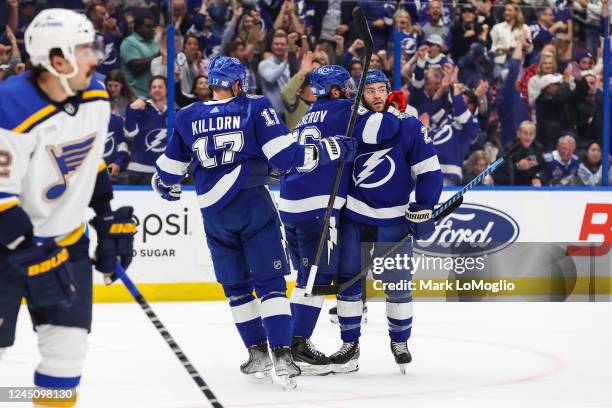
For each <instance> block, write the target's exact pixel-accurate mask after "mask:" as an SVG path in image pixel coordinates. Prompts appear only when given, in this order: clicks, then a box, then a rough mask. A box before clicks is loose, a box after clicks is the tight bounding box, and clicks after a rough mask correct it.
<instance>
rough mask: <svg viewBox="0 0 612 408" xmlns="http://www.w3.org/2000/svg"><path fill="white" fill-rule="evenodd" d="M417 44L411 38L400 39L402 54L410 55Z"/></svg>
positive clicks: (414, 50)
mask: <svg viewBox="0 0 612 408" xmlns="http://www.w3.org/2000/svg"><path fill="white" fill-rule="evenodd" d="M416 46H417V42H416V38H414V37H412V36H408V37H404V38H402V50H404V53H406V54H409V55H412V54H414V53H415V52H416V48H417V47H416Z"/></svg>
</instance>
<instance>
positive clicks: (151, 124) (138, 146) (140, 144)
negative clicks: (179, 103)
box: [125, 101, 168, 173]
mask: <svg viewBox="0 0 612 408" xmlns="http://www.w3.org/2000/svg"><path fill="white" fill-rule="evenodd" d="M166 118H167V115H166V110H164V111H160V110H158V109H157V108H156V107H155V105H153V102H151V101H146V106H145V108H144V109H132V108H130V107H128V108H127V109H126V112H125V135H126V136H127V137H128V138H130V139H131V138H134V141H133V143H132V158H131V160H130V163H129V164H128V167H127V169H128V171H131V172H137V173H154V172H155V161H156V160H157V158H158V157H159V156H160V155H161V154H162V153H163V152H164V149H165V148H166V143H167V141H168V137H167V136H168V130H167V125H166Z"/></svg>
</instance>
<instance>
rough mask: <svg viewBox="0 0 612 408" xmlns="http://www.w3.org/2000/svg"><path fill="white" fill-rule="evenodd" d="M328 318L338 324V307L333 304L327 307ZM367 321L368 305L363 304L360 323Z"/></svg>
mask: <svg viewBox="0 0 612 408" xmlns="http://www.w3.org/2000/svg"><path fill="white" fill-rule="evenodd" d="M329 320H330V321H331V322H332V323H333V324H338V307H337V306H334V307H332V308H331V309H329ZM367 322H368V305H363V314H362V315H361V324H366V323H367Z"/></svg>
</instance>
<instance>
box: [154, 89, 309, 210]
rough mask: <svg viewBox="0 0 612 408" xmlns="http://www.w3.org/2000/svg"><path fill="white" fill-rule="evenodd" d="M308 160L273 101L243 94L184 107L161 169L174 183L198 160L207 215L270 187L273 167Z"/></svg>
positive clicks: (196, 171)
mask: <svg viewBox="0 0 612 408" xmlns="http://www.w3.org/2000/svg"><path fill="white" fill-rule="evenodd" d="M304 158H305V152H304V146H302V145H300V144H299V143H297V142H296V138H295V137H294V136H293V135H292V134H291V131H290V130H289V129H288V128H287V127H286V126H285V125H284V124H283V123H282V122H281V121H280V120H279V119H278V115H277V114H276V112H275V111H274V108H273V107H272V105H271V104H270V101H269V100H268V98H266V97H263V96H251V95H240V96H237V97H235V98H231V99H226V100H223V101H209V102H196V103H193V104H191V105H189V106H187V107H185V108H183V109H181V110H180V111H179V112H178V113H177V115H176V125H175V127H174V134H173V136H172V137H171V138H170V141H169V142H168V146H167V147H166V152H165V153H164V154H163V155H162V156H161V157H160V158H159V159H158V160H157V165H156V167H157V172H158V174H159V176H160V178H161V180H162V182H163V183H164V184H167V185H171V184H176V183H178V182H180V181H181V180H182V179H183V177H184V175H185V174H186V173H187V168H188V166H189V164H190V163H191V161H194V166H193V169H194V171H193V176H194V178H195V188H196V192H197V194H198V203H199V204H200V207H201V209H202V213H203V214H204V215H205V216H206V215H207V214H213V213H215V212H217V211H219V210H220V209H222V208H223V207H225V205H227V204H228V203H229V202H230V201H231V200H232V198H234V197H235V196H236V194H237V193H238V192H239V191H240V190H241V189H243V188H248V187H255V186H259V185H264V184H266V183H267V181H268V173H269V168H270V166H269V164H270V165H271V167H276V168H278V169H279V170H281V171H287V170H289V169H290V168H291V167H292V166H303V165H304Z"/></svg>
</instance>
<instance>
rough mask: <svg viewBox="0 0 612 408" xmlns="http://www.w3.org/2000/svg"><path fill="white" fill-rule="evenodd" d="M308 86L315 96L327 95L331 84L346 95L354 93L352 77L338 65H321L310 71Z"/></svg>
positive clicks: (349, 95)
mask: <svg viewBox="0 0 612 408" xmlns="http://www.w3.org/2000/svg"><path fill="white" fill-rule="evenodd" d="M310 86H311V88H312V92H313V93H314V94H315V96H325V95H329V93H330V92H331V89H332V87H333V86H337V87H339V88H340V89H341V90H342V91H344V92H345V94H346V96H347V97H351V96H353V95H354V94H355V82H354V81H353V78H351V76H350V75H349V73H348V71H347V70H346V69H344V68H343V67H341V66H339V65H323V66H322V67H319V68H317V69H315V70H314V71H312V75H311V76H310Z"/></svg>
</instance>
